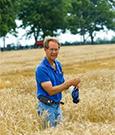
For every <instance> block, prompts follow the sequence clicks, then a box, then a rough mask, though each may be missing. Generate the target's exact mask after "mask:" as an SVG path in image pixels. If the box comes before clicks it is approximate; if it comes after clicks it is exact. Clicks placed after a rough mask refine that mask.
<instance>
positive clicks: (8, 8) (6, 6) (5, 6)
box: [0, 0, 17, 37]
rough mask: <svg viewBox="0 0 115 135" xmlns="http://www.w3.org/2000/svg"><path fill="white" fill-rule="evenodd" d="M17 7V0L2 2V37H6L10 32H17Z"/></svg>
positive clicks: (4, 0)
mask: <svg viewBox="0 0 115 135" xmlns="http://www.w3.org/2000/svg"><path fill="white" fill-rule="evenodd" d="M16 5H17V1H16V0H1V1H0V37H5V36H6V34H7V33H8V32H13V31H15V28H16V23H15V19H16V11H17V8H16V7H17V6H16Z"/></svg>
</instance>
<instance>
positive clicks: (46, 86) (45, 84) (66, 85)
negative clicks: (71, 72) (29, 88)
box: [41, 78, 80, 96]
mask: <svg viewBox="0 0 115 135" xmlns="http://www.w3.org/2000/svg"><path fill="white" fill-rule="evenodd" d="M79 83H80V79H79V78H75V79H72V80H68V81H65V82H64V83H62V84H60V85H57V86H52V83H51V82H50V81H47V82H42V83H41V86H42V87H43V89H44V90H45V91H46V92H47V93H48V94H49V95H50V96H52V95H55V94H57V93H59V92H62V91H64V90H67V89H68V88H69V87H70V86H72V85H73V86H76V87H77V85H79Z"/></svg>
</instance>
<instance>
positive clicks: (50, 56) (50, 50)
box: [45, 41, 59, 61]
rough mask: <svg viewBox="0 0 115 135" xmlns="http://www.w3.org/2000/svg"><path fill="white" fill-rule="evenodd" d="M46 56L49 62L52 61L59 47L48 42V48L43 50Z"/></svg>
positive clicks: (54, 43) (53, 42) (52, 42)
mask: <svg viewBox="0 0 115 135" xmlns="http://www.w3.org/2000/svg"><path fill="white" fill-rule="evenodd" d="M45 52H46V56H47V58H48V59H49V60H51V61H54V60H55V59H56V58H57V56H58V53H59V45H58V43H56V42H55V41H50V42H49V48H46V49H45Z"/></svg>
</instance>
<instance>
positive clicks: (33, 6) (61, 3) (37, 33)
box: [19, 0, 69, 43]
mask: <svg viewBox="0 0 115 135" xmlns="http://www.w3.org/2000/svg"><path fill="white" fill-rule="evenodd" d="M68 1H69V0H67V1H65V0H58V1H57V0H25V1H24V2H23V5H22V8H21V9H20V13H19V19H20V20H22V22H23V24H22V25H21V27H23V28H26V27H28V26H29V27H30V30H29V31H28V33H27V35H28V36H31V35H32V34H33V35H34V38H35V43H36V41H37V40H38V38H44V37H45V36H47V35H56V34H57V32H58V30H59V29H60V30H61V32H63V31H64V30H65V29H66V19H65V16H66V14H67V5H68Z"/></svg>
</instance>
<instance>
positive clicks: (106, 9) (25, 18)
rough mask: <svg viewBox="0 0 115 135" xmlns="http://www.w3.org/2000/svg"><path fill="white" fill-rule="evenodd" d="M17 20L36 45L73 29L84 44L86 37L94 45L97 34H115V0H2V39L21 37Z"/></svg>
mask: <svg viewBox="0 0 115 135" xmlns="http://www.w3.org/2000/svg"><path fill="white" fill-rule="evenodd" d="M16 19H18V20H21V21H22V24H21V25H20V26H19V27H21V28H24V29H25V28H27V27H28V26H29V31H28V32H27V33H26V36H27V37H28V38H31V36H34V39H35V43H36V41H37V40H40V39H43V38H44V37H45V36H47V35H50V36H54V35H55V36H56V35H59V34H60V33H64V32H66V30H69V31H70V32H71V33H72V34H80V35H81V36H82V37H83V42H84V43H85V42H86V41H87V37H86V34H87V35H88V36H89V37H90V39H91V40H90V41H91V43H92V44H93V43H94V38H95V34H96V32H97V31H100V30H104V28H107V29H108V30H113V31H115V1H114V0H0V37H2V38H3V39H4V45H5V37H6V35H7V34H8V33H11V34H13V35H15V36H17V31H16V28H17V25H16Z"/></svg>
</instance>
